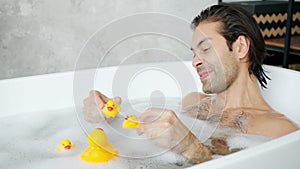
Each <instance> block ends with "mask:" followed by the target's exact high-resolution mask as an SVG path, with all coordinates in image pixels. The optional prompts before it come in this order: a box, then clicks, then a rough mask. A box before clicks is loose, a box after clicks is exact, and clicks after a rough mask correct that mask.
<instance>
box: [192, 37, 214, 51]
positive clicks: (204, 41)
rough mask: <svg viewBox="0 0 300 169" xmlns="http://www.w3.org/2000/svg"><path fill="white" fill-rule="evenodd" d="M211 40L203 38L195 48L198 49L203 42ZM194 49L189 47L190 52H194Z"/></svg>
mask: <svg viewBox="0 0 300 169" xmlns="http://www.w3.org/2000/svg"><path fill="white" fill-rule="evenodd" d="M210 39H211V38H205V39H203V40H201V41H200V42H199V43H198V44H197V47H199V46H200V45H201V44H202V43H203V42H205V41H207V40H210ZM194 50H195V49H194V48H192V47H191V51H194Z"/></svg>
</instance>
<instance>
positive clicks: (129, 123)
mask: <svg viewBox="0 0 300 169" xmlns="http://www.w3.org/2000/svg"><path fill="white" fill-rule="evenodd" d="M139 127H140V123H139V122H137V117H136V115H134V114H133V115H130V116H127V117H125V121H124V122H123V128H139Z"/></svg>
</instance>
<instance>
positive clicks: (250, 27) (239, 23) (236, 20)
mask: <svg viewBox="0 0 300 169" xmlns="http://www.w3.org/2000/svg"><path fill="white" fill-rule="evenodd" d="M203 21H206V22H221V24H222V25H221V26H220V28H219V30H218V32H219V33H220V34H221V35H222V36H223V37H224V38H225V39H226V43H227V46H228V48H229V50H230V51H232V44H233V42H235V41H236V40H237V38H238V37H239V36H240V35H243V36H245V37H247V38H248V39H249V41H250V47H249V61H250V65H249V68H248V70H249V73H250V74H254V75H255V76H256V77H257V79H258V81H259V83H260V85H261V86H262V87H264V88H266V85H267V80H266V78H267V79H270V78H269V77H268V76H267V75H266V74H265V72H264V70H263V68H262V64H263V61H264V59H265V58H266V57H267V56H268V53H267V51H266V45H265V41H264V39H263V36H262V34H261V32H260V28H259V27H258V24H257V23H256V21H255V19H254V18H253V17H252V15H251V14H250V13H249V12H248V11H247V10H245V9H244V8H242V7H237V6H235V7H234V6H226V5H213V6H211V7H209V8H207V9H205V10H203V11H201V13H200V14H199V15H198V16H196V17H195V18H194V19H193V21H192V23H191V27H192V29H196V27H197V26H198V25H199V24H200V23H201V22H203Z"/></svg>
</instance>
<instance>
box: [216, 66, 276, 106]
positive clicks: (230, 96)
mask: <svg viewBox="0 0 300 169" xmlns="http://www.w3.org/2000/svg"><path fill="white" fill-rule="evenodd" d="M240 71H241V72H240V73H239V75H238V77H237V79H236V80H235V82H234V83H232V84H231V86H229V88H228V89H227V90H225V91H224V92H222V93H219V94H217V95H216V103H217V104H218V105H224V109H227V108H242V107H244V108H246V107H247V108H257V109H264V110H271V109H272V108H271V107H270V106H269V105H268V104H267V103H266V101H265V100H264V99H263V97H262V95H261V93H260V89H259V85H258V82H257V78H256V77H255V76H254V75H253V74H251V75H249V73H248V70H247V69H245V68H244V70H243V69H241V70H240ZM242 71H244V72H242ZM245 71H246V72H245ZM222 107H223V106H222Z"/></svg>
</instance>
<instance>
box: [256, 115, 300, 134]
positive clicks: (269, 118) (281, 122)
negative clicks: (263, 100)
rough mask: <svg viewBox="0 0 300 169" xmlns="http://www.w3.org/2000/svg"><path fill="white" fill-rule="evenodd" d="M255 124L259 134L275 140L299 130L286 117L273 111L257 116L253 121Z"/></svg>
mask: <svg viewBox="0 0 300 169" xmlns="http://www.w3.org/2000/svg"><path fill="white" fill-rule="evenodd" d="M253 123H255V125H254V126H256V127H255V130H257V131H258V132H259V133H261V134H263V135H266V136H269V137H273V138H277V137H281V136H283V135H286V134H289V133H291V132H293V131H296V130H298V129H299V128H298V126H297V125H296V124H295V123H294V122H292V121H291V120H290V119H288V118H287V117H286V116H285V115H283V114H281V113H278V112H272V111H266V112H265V113H259V114H257V115H256V116H255V119H253Z"/></svg>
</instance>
